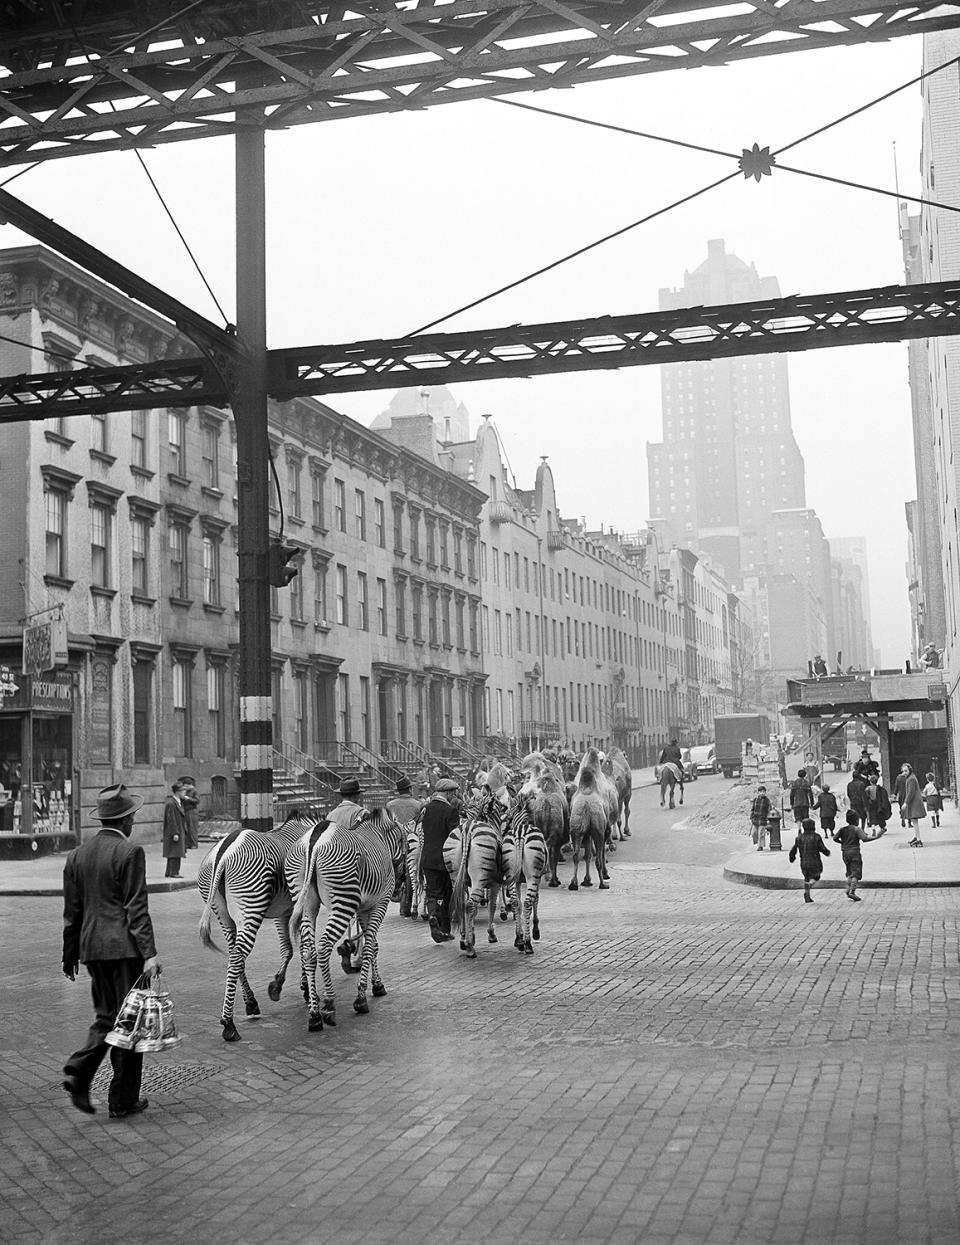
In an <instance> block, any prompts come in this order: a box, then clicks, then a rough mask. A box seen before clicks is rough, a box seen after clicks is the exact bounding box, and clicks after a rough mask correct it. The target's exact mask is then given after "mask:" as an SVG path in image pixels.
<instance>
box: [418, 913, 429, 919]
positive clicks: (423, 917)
mask: <svg viewBox="0 0 960 1245" xmlns="http://www.w3.org/2000/svg"><path fill="white" fill-rule="evenodd" d="M420 920H421V921H429V920H430V913H429V912H421V914H420Z"/></svg>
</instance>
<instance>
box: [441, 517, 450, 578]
mask: <svg viewBox="0 0 960 1245" xmlns="http://www.w3.org/2000/svg"><path fill="white" fill-rule="evenodd" d="M440 566H441V567H442V569H443V570H445V571H448V570H449V569H450V527H449V524H447V523H443V522H441V524H440Z"/></svg>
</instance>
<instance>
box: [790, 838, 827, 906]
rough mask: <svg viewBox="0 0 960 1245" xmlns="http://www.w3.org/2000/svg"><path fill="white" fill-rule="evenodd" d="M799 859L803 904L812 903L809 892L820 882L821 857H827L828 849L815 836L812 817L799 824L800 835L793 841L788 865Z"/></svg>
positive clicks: (821, 840)
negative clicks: (815, 883)
mask: <svg viewBox="0 0 960 1245" xmlns="http://www.w3.org/2000/svg"><path fill="white" fill-rule="evenodd" d="M798 855H799V857H800V871H801V873H802V874H803V902H804V903H813V896H812V895H811V894H810V891H811V889H812V887H813V884H814V882H819V881H820V876H821V874H822V873H823V864H822V863H821V860H820V857H821V856H829V855H830V848H829V847H827V845H826V843H824V841H823V839H822V838H821V837H820V835H819V834H817V827H816V826H815V825H814V822H813V818H812V817H805V818H804V819H803V821H802V822H801V823H800V833H799V834H798V835H797V837H796V839H795V840H794V843H793V847H791V848H790V863H791V864H793V862H794V861H795V860H796V858H797V856H798Z"/></svg>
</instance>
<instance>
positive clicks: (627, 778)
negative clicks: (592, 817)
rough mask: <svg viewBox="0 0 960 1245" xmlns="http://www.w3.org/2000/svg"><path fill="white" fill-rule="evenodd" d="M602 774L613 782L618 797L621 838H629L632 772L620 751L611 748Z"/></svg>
mask: <svg viewBox="0 0 960 1245" xmlns="http://www.w3.org/2000/svg"><path fill="white" fill-rule="evenodd" d="M603 772H604V773H605V774H607V775H608V777H610V778H611V779H612V780H613V783H614V786H615V787H616V788H617V796H618V797H619V811H618V814H617V820H618V821H620V822H622V829H621V837H622V838H624V839H629V838H630V797H631V795H632V794H633V771H632V770H631V768H630V762H629V761H628V760H627V758H626V756H625V755H624V753H623V751H622V749H620V748H612V749H611V750H610V751H609V752H608V753H607V755H606V758H605V760H604V762H603Z"/></svg>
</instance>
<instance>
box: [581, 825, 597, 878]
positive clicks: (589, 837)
mask: <svg viewBox="0 0 960 1245" xmlns="http://www.w3.org/2000/svg"><path fill="white" fill-rule="evenodd" d="M595 847H596V840H595V838H594V831H592V830H590V831H588V832H587V833H586V834H585V835H584V836H583V882H582V883H581V885H582V886H592V885H593V878H592V877H591V876H590V857H591V848H595Z"/></svg>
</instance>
